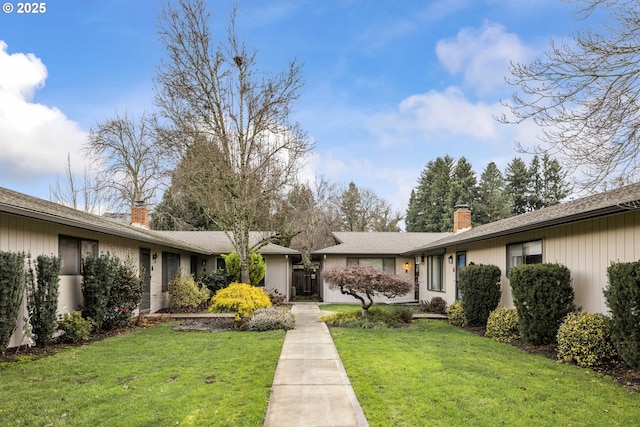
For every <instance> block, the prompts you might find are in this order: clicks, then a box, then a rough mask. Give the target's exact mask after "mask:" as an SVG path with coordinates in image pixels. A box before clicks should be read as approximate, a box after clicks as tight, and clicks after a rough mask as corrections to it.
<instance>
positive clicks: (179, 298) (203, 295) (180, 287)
mask: <svg viewBox="0 0 640 427" xmlns="http://www.w3.org/2000/svg"><path fill="white" fill-rule="evenodd" d="M209 295H210V294H209V290H208V289H207V288H198V285H197V284H196V281H195V280H194V279H193V277H192V276H189V277H187V278H186V279H185V278H183V277H180V275H178V276H176V277H175V278H174V279H173V280H172V281H171V282H169V309H171V310H180V309H183V308H197V307H198V306H199V305H200V304H202V303H204V302H206V301H207V299H209Z"/></svg>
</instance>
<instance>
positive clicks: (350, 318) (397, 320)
mask: <svg viewBox="0 0 640 427" xmlns="http://www.w3.org/2000/svg"><path fill="white" fill-rule="evenodd" d="M413 313H414V310H413V309H412V308H411V307H403V306H397V307H382V306H378V305H376V306H373V307H371V308H370V309H369V310H368V313H367V315H366V316H365V317H363V316H362V311H339V312H336V313H332V314H329V315H326V316H323V317H321V318H320V320H321V321H323V322H325V323H327V324H328V325H330V326H341V327H344V328H360V329H384V328H398V327H402V326H406V325H408V324H411V322H413Z"/></svg>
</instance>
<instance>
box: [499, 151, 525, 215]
mask: <svg viewBox="0 0 640 427" xmlns="http://www.w3.org/2000/svg"><path fill="white" fill-rule="evenodd" d="M505 179H506V187H505V192H506V193H507V194H508V195H509V197H510V198H511V213H512V214H514V215H520V214H523V213H525V212H527V211H528V208H529V203H528V197H527V193H528V191H529V183H530V181H531V178H530V176H529V170H527V165H526V163H525V162H524V161H523V160H522V159H521V158H519V157H515V158H514V159H513V160H512V161H511V163H509V164H508V165H507V168H506V170H505Z"/></svg>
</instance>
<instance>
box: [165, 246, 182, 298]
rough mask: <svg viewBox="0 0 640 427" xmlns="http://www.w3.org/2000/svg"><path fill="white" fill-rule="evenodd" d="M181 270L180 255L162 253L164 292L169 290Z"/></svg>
mask: <svg viewBox="0 0 640 427" xmlns="http://www.w3.org/2000/svg"><path fill="white" fill-rule="evenodd" d="M179 270H180V254H174V253H172V252H162V292H166V291H168V290H169V282H170V281H172V280H173V279H174V278H175V277H176V276H177V275H178V271H179Z"/></svg>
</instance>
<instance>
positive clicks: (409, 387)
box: [331, 320, 640, 427]
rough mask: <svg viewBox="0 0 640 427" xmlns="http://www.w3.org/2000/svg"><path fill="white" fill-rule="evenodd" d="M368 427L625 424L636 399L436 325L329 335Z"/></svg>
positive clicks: (589, 377)
mask: <svg viewBox="0 0 640 427" xmlns="http://www.w3.org/2000/svg"><path fill="white" fill-rule="evenodd" d="M331 334H332V336H333V338H334V342H335V344H336V346H337V348H338V351H339V353H340V356H341V358H342V362H343V364H344V366H345V368H346V371H347V374H348V376H349V379H350V381H351V384H352V385H353V388H354V390H355V393H356V395H357V396H358V400H359V402H360V404H361V405H362V407H363V410H364V413H365V415H366V417H367V419H368V420H369V423H370V425H371V426H372V427H373V426H390V425H393V426H424V425H429V426H458V425H461V426H462V425H464V426H466V425H473V426H498V425H507V426H531V425H539V426H568V425H572V426H574V427H578V426H616V425H617V426H629V425H637V424H638V422H639V420H640V394H639V393H637V392H633V391H631V390H629V389H627V388H625V387H623V386H620V385H619V384H617V383H616V382H615V381H614V380H612V379H611V378H609V377H607V376H604V375H600V374H597V373H594V372H593V371H591V370H588V369H581V368H577V367H575V366H570V365H564V364H560V363H557V362H555V361H553V360H550V359H548V358H545V357H543V356H539V355H532V354H528V353H525V352H523V351H521V350H519V349H518V348H516V347H513V346H510V345H508V344H501V343H498V342H495V341H492V340H490V339H487V338H483V337H479V336H476V335H474V334H472V333H469V332H467V331H464V330H462V329H460V328H456V327H453V326H450V325H448V324H447V323H446V322H444V321H439V320H419V321H416V322H415V325H414V326H413V327H410V328H398V329H380V330H362V329H349V328H332V329H331Z"/></svg>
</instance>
